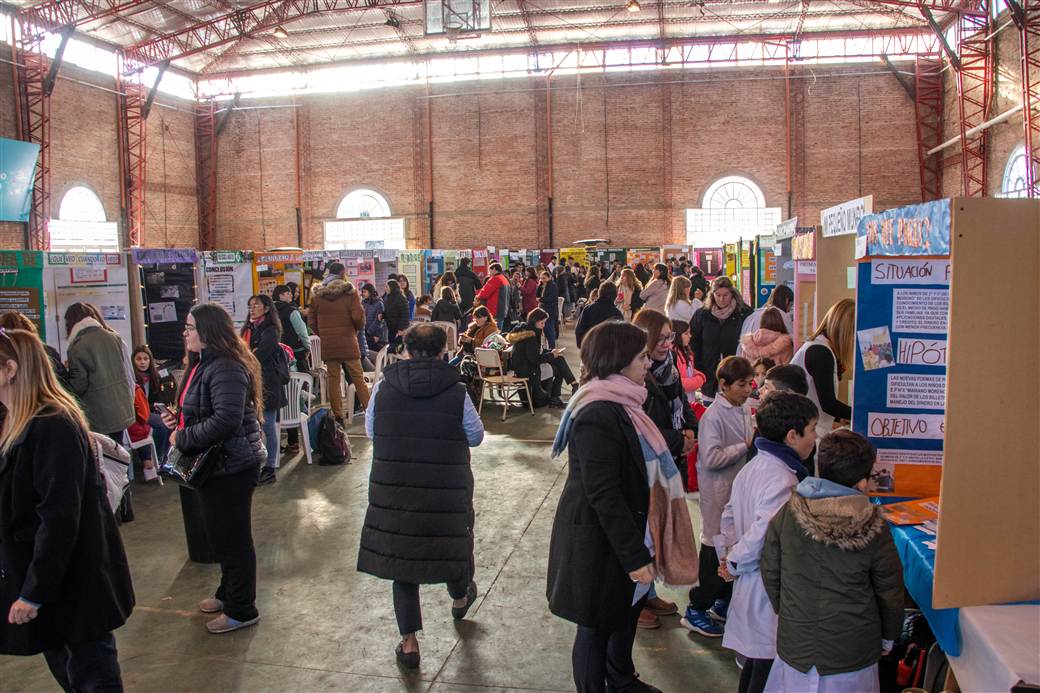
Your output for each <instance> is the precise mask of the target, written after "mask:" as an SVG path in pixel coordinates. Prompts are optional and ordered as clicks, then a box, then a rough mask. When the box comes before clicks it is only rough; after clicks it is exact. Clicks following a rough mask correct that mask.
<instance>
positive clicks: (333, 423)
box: [317, 413, 350, 466]
mask: <svg viewBox="0 0 1040 693" xmlns="http://www.w3.org/2000/svg"><path fill="white" fill-rule="evenodd" d="M317 453H318V456H319V457H320V458H321V459H320V460H319V461H318V464H320V465H324V466H329V465H339V464H349V463H350V441H349V440H348V439H347V432H346V431H344V430H343V426H342V425H340V422H339V421H338V420H337V419H336V417H335V416H332V414H331V413H329V414H327V415H326V416H325V417H324V418H322V420H321V423H320V424H318V445H317Z"/></svg>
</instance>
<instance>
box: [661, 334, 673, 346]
mask: <svg viewBox="0 0 1040 693" xmlns="http://www.w3.org/2000/svg"><path fill="white" fill-rule="evenodd" d="M674 341H675V333H674V332H671V333H669V334H667V335H661V336H660V337H658V338H657V343H658V344H670V343H671V342H674Z"/></svg>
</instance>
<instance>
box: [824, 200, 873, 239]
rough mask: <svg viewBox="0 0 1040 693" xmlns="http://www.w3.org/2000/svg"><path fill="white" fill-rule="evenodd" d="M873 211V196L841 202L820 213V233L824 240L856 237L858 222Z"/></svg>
mask: <svg viewBox="0 0 1040 693" xmlns="http://www.w3.org/2000/svg"><path fill="white" fill-rule="evenodd" d="M873 211H874V196H873V195H867V196H866V197H859V198H856V199H855V200H849V201H848V202H842V203H841V204H840V205H835V206H833V207H828V208H827V209H825V210H823V211H822V212H820V231H821V233H822V234H823V237H824V238H831V237H832V236H845V235H851V236H856V235H857V229H858V228H859V220H860V219H862V218H863V217H865V216H866V215H868V214H870V213H872V212H873Z"/></svg>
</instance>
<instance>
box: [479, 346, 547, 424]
mask: <svg viewBox="0 0 1040 693" xmlns="http://www.w3.org/2000/svg"><path fill="white" fill-rule="evenodd" d="M473 354H474V356H476V359H477V377H478V378H480V403H479V404H478V405H477V413H478V414H483V412H484V392H485V390H488V389H490V391H489V393H488V394H489V395H490V398H489V399H490V401H491V402H492V403H495V402H500V403H501V404H502V420H503V421H505V420H506V414H507V413H508V412H509V405H510V404H514V403H515V404H518V405H520V406H521V407H522V406H524V402H523V400H521V399H520V393H521V392H523V393H524V394H525V395H526V396H527V408H528V409H530V410H531V416H534V402H533V401H532V400H531V391H530V390H529V389H528V388H527V378H521V377H519V376H516V375H510V374H508V373H507V372H506V369H505V367H504V366H503V365H502V354H501V353H499V351H498V350H497V349H474V350H473ZM488 371H494V372H493V373H489V372H488Z"/></svg>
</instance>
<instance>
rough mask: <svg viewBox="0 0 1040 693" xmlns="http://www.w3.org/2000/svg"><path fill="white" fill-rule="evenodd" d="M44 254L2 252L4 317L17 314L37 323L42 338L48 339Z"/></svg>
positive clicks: (0, 305) (0, 310)
mask: <svg viewBox="0 0 1040 693" xmlns="http://www.w3.org/2000/svg"><path fill="white" fill-rule="evenodd" d="M44 307H45V304H44V293H43V252H42V251H39V250H5V251H2V252H0V313H4V312H7V311H9V310H13V311H17V312H19V313H21V314H22V315H24V316H25V317H27V318H29V319H30V320H32V321H33V324H35V325H36V329H37V330H38V331H39V333H40V338H41V339H43V340H44V341H46V339H47V320H46V316H45V313H44Z"/></svg>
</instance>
